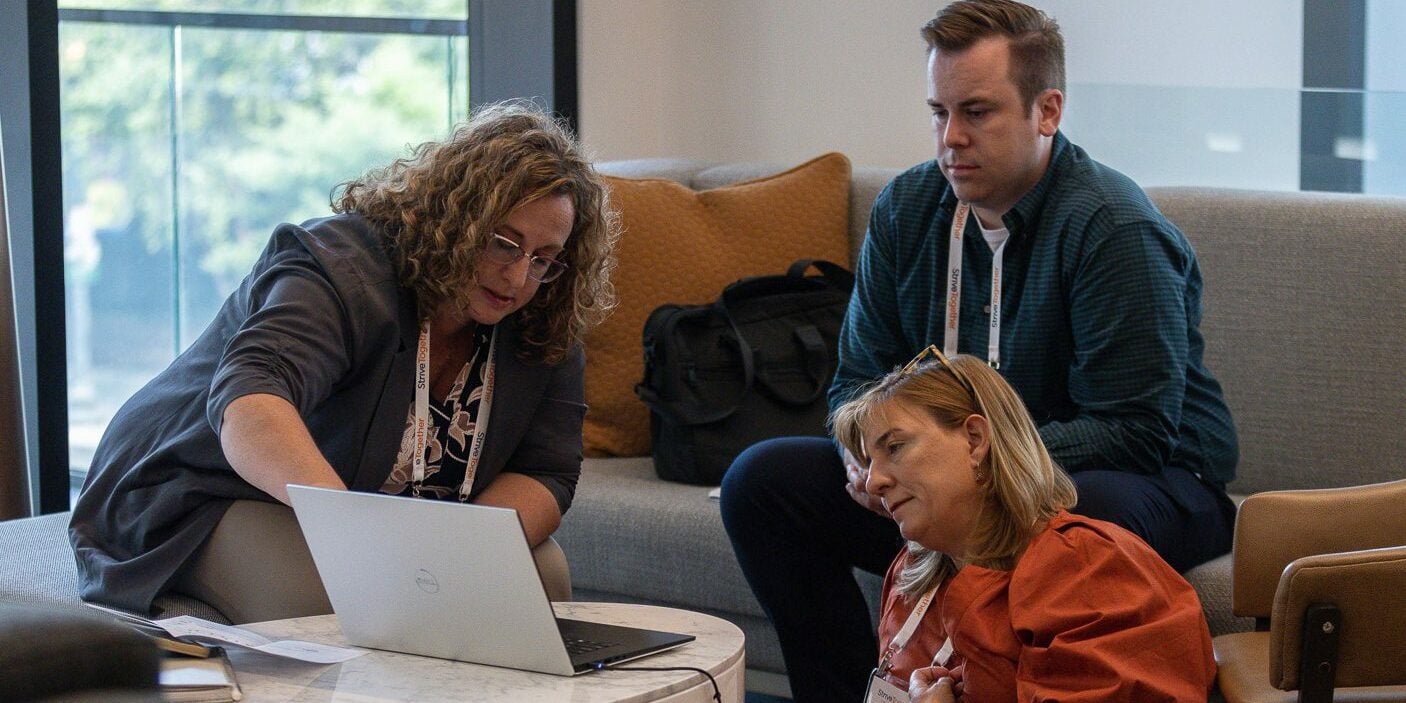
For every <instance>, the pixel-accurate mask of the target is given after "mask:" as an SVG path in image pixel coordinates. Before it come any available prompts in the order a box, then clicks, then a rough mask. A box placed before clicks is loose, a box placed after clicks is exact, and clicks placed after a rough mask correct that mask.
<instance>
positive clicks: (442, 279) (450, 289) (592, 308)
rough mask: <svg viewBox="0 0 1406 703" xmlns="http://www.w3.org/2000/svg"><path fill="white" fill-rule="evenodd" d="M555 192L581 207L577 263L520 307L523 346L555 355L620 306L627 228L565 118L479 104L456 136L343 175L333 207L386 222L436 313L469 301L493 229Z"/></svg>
mask: <svg viewBox="0 0 1406 703" xmlns="http://www.w3.org/2000/svg"><path fill="white" fill-rule="evenodd" d="M338 191H340V194H338ZM557 194H562V195H567V196H568V197H570V198H571V201H572V204H573V205H574V207H575V211H576V214H575V222H573V224H572V228H571V235H570V236H569V238H568V239H567V241H566V250H565V251H563V252H562V253H561V254H560V255H559V256H558V258H559V259H560V260H561V261H562V262H563V263H566V264H567V265H568V266H569V268H567V270H566V273H565V274H563V275H562V276H561V278H558V279H556V280H555V281H552V282H551V283H549V284H543V286H542V288H541V289H540V290H539V291H538V292H537V294H536V295H535V296H533V298H532V300H531V301H530V302H528V303H527V305H525V306H523V308H522V310H520V311H519V312H518V313H517V314H518V319H519V328H520V330H521V331H522V356H523V357H524V358H525V359H528V360H542V361H545V362H547V363H556V362H558V361H560V360H562V359H563V358H565V356H566V353H567V351H568V350H569V349H571V347H572V346H573V345H575V344H576V343H578V342H579V341H580V340H581V338H582V337H583V336H584V335H585V333H586V332H587V331H588V330H589V329H590V328H591V327H593V326H595V325H596V324H598V323H599V322H600V321H601V320H603V319H604V318H605V316H606V315H607V314H609V312H610V310H611V309H612V308H613V307H614V306H615V302H616V298H615V288H614V286H613V285H612V284H611V282H610V275H611V273H612V272H613V270H614V268H615V257H614V253H613V252H614V249H615V242H616V240H617V239H618V238H619V236H620V233H619V229H620V228H619V218H618V216H617V214H616V213H615V212H614V210H613V209H612V208H611V207H610V203H609V191H608V189H607V188H606V185H605V181H604V179H602V178H601V176H600V175H599V174H598V173H596V171H595V168H594V167H593V166H592V165H591V163H590V161H588V160H587V158H586V156H585V155H584V154H583V150H582V148H581V146H580V144H579V143H578V142H577V140H576V138H575V136H574V135H573V134H572V133H571V130H570V129H569V128H568V127H567V126H566V125H564V124H563V123H562V122H560V121H558V120H555V119H553V118H551V117H549V116H548V115H546V114H545V113H543V112H542V111H541V109H539V108H537V107H536V106H535V105H533V104H531V103H528V102H517V101H514V102H506V103H498V104H494V105H487V106H484V107H481V108H478V109H477V110H475V111H474V112H473V114H472V115H470V116H469V119H468V121H466V122H464V123H463V124H461V125H460V126H459V127H458V128H456V129H455V130H454V132H453V134H452V135H451V136H450V137H449V139H446V140H444V141H439V142H427V143H424V144H421V145H420V146H419V147H417V148H416V149H415V150H414V152H413V154H412V155H411V156H409V157H407V158H401V159H396V160H395V161H393V162H391V164H390V165H388V166H385V167H383V168H378V169H372V170H371V171H368V172H367V173H366V174H365V175H363V176H362V177H361V178H358V179H356V180H352V181H348V182H346V183H343V184H341V185H339V186H338V187H337V189H335V190H334V191H333V194H332V209H333V210H334V211H336V212H339V213H344V212H354V213H356V214H359V215H361V216H362V217H364V218H366V219H367V220H369V221H371V222H372V223H374V224H376V225H379V226H380V227H381V228H382V231H383V232H384V233H385V236H386V243H387V247H388V249H389V251H390V254H391V257H392V259H394V261H395V263H396V265H397V269H398V271H399V275H400V282H401V284H402V285H404V286H406V287H407V288H410V289H411V290H413V291H414V292H415V296H416V299H417V302H418V303H419V310H420V316H421V318H422V319H429V318H430V317H431V316H432V315H433V314H434V312H435V311H436V310H437V309H439V306H441V305H459V306H463V305H465V304H467V294H468V291H469V289H470V285H469V284H470V282H472V281H473V280H474V271H475V268H476V266H477V265H478V262H479V258H480V256H481V255H482V253H483V250H484V246H485V245H486V243H487V241H488V238H489V236H490V234H491V233H492V232H493V231H494V230H495V229H496V228H497V227H498V226H499V225H501V224H502V223H503V222H504V221H505V220H506V219H507V218H508V216H509V215H510V214H512V212H513V211H514V210H515V209H516V208H518V207H520V206H522V205H524V204H526V203H530V202H532V201H534V200H537V199H538V198H542V197H546V196H550V195H557Z"/></svg>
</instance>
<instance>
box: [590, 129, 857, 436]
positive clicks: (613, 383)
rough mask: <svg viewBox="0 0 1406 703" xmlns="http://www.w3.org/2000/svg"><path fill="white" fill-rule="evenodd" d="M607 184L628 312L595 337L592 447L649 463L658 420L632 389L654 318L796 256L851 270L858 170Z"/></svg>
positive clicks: (623, 306)
mask: <svg viewBox="0 0 1406 703" xmlns="http://www.w3.org/2000/svg"><path fill="white" fill-rule="evenodd" d="M655 166H658V165H657V164H656V165H655ZM686 170H687V168H686V165H685V168H681V169H680V172H683V171H686ZM608 180H609V181H610V186H611V191H612V197H613V198H614V202H615V205H616V206H617V207H618V208H619V209H620V213H621V220H622V224H623V225H624V235H623V236H622V237H621V239H620V244H619V245H618V247H617V254H618V255H619V259H620V267H619V269H617V271H616V273H615V275H614V280H615V285H616V289H617V292H618V293H619V296H620V306H619V307H618V308H617V309H616V310H615V312H614V313H613V314H612V315H611V316H610V318H609V319H607V320H606V321H605V322H604V323H603V324H602V325H601V326H600V327H598V328H596V329H595V330H593V331H592V332H591V333H590V336H589V337H588V338H587V340H586V357H587V364H586V401H587V403H588V404H589V405H590V411H589V412H588V413H587V415H586V426H585V445H586V451H587V453H588V454H591V455H594V456H602V455H613V456H642V455H645V454H648V453H649V449H650V447H649V414H648V411H647V409H646V408H645V406H644V404H643V403H642V402H640V401H639V400H638V399H637V398H636V397H635V395H634V390H633V389H634V386H635V384H636V383H638V382H639V380H640V379H641V378H642V377H643V375H644V362H643V359H642V355H641V351H640V333H641V330H642V329H643V328H644V321H645V318H646V317H648V316H649V313H650V312H651V311H652V310H654V309H655V308H656V307H658V306H660V305H663V304H664V303H704V302H708V301H711V300H713V299H714V298H716V297H717V295H718V293H719V292H720V291H721V290H722V289H723V287H724V286H726V285H727V284H729V283H731V282H733V281H735V280H737V279H738V278H742V277H745V276H758V275H765V274H774V273H780V272H782V271H785V270H786V267H787V266H788V265H789V264H790V263H791V262H792V261H794V260H796V259H800V258H806V257H810V258H821V259H829V260H831V261H836V262H839V263H841V264H844V265H848V264H849V183H850V166H849V159H846V158H845V157H844V156H843V155H842V154H828V155H825V156H822V157H819V158H817V159H814V160H812V161H809V162H807V163H805V164H802V165H800V166H797V167H796V168H793V169H791V170H789V171H785V172H782V173H779V174H775V175H772V176H767V177H765V178H761V179H758V180H753V181H749V182H746V183H741V184H737V185H731V186H727V187H722V188H714V189H711V190H705V191H702V192H697V191H694V190H692V189H690V188H687V187H685V186H683V185H681V184H679V183H677V182H675V181H672V180H667V179H644V180H635V179H626V178H617V177H608Z"/></svg>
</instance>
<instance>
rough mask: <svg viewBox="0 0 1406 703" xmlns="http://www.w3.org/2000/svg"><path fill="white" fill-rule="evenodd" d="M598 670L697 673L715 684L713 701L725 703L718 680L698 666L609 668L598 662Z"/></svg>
mask: <svg viewBox="0 0 1406 703" xmlns="http://www.w3.org/2000/svg"><path fill="white" fill-rule="evenodd" d="M596 669H597V670H600V669H610V670H611V671H696V672H698V673H700V674H702V675H704V676H707V677H708V683H710V684H713V700H715V701H717V703H723V694H722V693H721V692H720V691H719V690H718V682H717V679H714V678H713V675H712V674H710V673H708V672H707V671H705V670H703V669H700V668H698V667H696V666H609V665H608V664H606V663H605V662H597V663H596Z"/></svg>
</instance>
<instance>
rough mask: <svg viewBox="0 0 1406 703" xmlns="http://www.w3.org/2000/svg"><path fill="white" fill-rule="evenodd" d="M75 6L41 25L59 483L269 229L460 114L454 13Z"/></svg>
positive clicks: (384, 6)
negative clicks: (47, 96) (55, 198)
mask: <svg viewBox="0 0 1406 703" xmlns="http://www.w3.org/2000/svg"><path fill="white" fill-rule="evenodd" d="M80 2H83V0H75V2H72V3H69V2H65V3H62V7H61V9H60V14H59V20H60V21H59V75H60V81H61V92H60V109H61V112H62V125H63V129H62V142H63V163H64V169H63V181H64V182H63V192H64V288H65V294H66V310H65V315H66V321H67V347H68V353H67V361H68V417H69V452H70V461H69V465H70V467H71V471H72V472H73V485H74V486H75V487H76V486H78V485H80V484H81V482H82V476H83V475H84V473H86V470H87V467H88V465H89V463H90V461H91V459H92V454H93V450H94V448H95V447H96V445H97V442H98V439H99V438H100V437H101V435H102V432H103V429H104V428H105V427H106V425H107V423H108V421H109V420H110V419H111V417H112V416H113V414H114V413H115V412H116V411H117V409H118V407H120V405H121V404H122V403H123V402H124V401H126V399H127V398H128V397H130V396H131V395H132V393H134V392H135V391H136V390H137V389H138V388H140V387H141V385H142V384H144V383H145V382H146V381H147V380H148V379H150V378H151V377H152V376H153V375H155V374H156V373H157V372H159V371H160V370H161V369H163V368H165V366H166V365H167V364H168V363H170V361H171V360H172V359H173V358H174V357H175V355H176V354H178V353H179V352H180V351H181V350H182V349H184V348H185V347H186V346H188V345H189V344H190V343H191V342H192V341H193V340H194V339H195V337H196V336H198V335H199V334H200V332H201V330H202V329H203V328H204V326H205V325H206V324H207V323H208V322H209V321H210V320H211V319H212V318H213V317H214V315H215V313H216V311H217V310H218V308H219V306H220V304H221V302H222V301H223V300H224V298H225V297H226V296H227V295H228V294H229V293H230V292H231V291H232V290H234V288H236V287H237V286H238V285H239V282H240V280H242V278H243V277H244V275H245V273H247V271H248V270H249V267H250V265H251V264H252V263H253V261H254V260H255V258H257V256H258V254H259V252H260V251H261V250H262V249H263V246H264V244H265V243H266V241H267V239H268V236H269V233H270V232H271V231H272V229H273V227H274V226H275V225H277V224H278V223H280V222H301V221H303V220H306V219H309V218H312V217H318V216H322V215H325V214H328V213H329V212H330V210H329V204H328V201H329V193H330V191H331V190H332V188H333V187H334V186H335V185H336V184H338V183H339V182H342V181H345V180H347V179H349V178H352V177H354V176H357V175H359V174H360V173H362V172H363V171H365V170H366V169H367V168H369V167H372V166H375V165H379V164H383V163H385V162H388V161H389V160H390V159H392V158H395V157H397V156H402V155H404V154H406V153H407V151H408V147H409V146H410V145H415V144H419V143H421V142H424V141H427V140H431V139H437V138H441V137H442V136H444V135H445V134H446V133H447V132H448V130H449V128H450V127H451V126H452V125H453V124H454V123H456V122H457V121H459V120H461V119H463V118H464V116H465V115H466V114H467V111H468V104H469V101H468V95H467V84H468V81H467V70H466V69H467V60H468V52H467V43H468V42H467V31H466V24H467V22H466V19H467V17H466V15H467V7H468V6H467V4H466V3H462V2H459V3H455V2H452V1H449V2H445V1H444V0H441V1H440V2H438V3H424V5H425V10H424V14H417V15H414V16H411V15H409V14H408V13H407V12H405V11H404V9H403V8H402V7H401V6H402V5H405V4H407V3H399V2H391V1H389V0H363V1H362V2H356V3H351V2H336V3H332V2H302V3H272V2H264V3H258V4H257V5H256V6H258V7H279V8H292V9H295V10H300V11H308V12H315V13H320V12H325V11H326V10H327V9H329V8H334V7H335V9H336V11H337V12H338V13H339V16H336V17H329V16H325V15H321V14H302V15H290V14H283V13H282V12H277V13H275V12H270V13H267V14H250V13H247V10H246V11H245V12H246V13H245V14H224V13H220V12H209V11H205V9H203V8H211V9H223V8H220V5H221V4H224V5H229V4H230V3H218V2H208V1H207V2H194V1H191V2H180V3H177V2H166V3H150V2H147V3H138V2H136V0H129V1H128V2H108V3H105V4H106V5H109V6H112V7H117V6H124V7H130V6H138V5H141V6H146V7H150V6H151V5H153V4H156V5H160V6H163V7H169V6H179V7H181V8H182V11H179V12H176V11H151V10H130V9H94V8H93V7H92V4H93V3H91V2H86V3H84V7H82V8H79V7H70V5H77V4H79V3H80ZM236 4H237V5H238V6H240V7H241V8H247V7H249V6H250V5H251V4H250V3H236ZM416 5H417V6H418V5H420V3H416ZM196 7H199V8H202V9H200V10H199V11H194V8H196ZM456 9H457V16H455V14H454V12H455V10H456ZM417 10H418V7H417Z"/></svg>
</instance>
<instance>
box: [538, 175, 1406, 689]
mask: <svg viewBox="0 0 1406 703" xmlns="http://www.w3.org/2000/svg"><path fill="white" fill-rule="evenodd" d="M602 169H603V170H604V171H606V172H607V173H611V174H613V175H619V176H630V177H654V178H669V179H673V180H676V181H679V182H682V183H684V184H686V185H689V186H691V187H693V188H695V189H699V190H701V189H707V188H713V187H717V186H720V185H725V184H728V183H733V182H737V181H740V180H746V179H750V178H754V177H759V176H763V175H766V174H768V173H771V172H774V171H777V170H779V168H777V167H774V166H767V165H758V164H727V165H716V166H715V165H709V164H705V163H701V162H696V161H680V160H654V159H652V160H642V161H625V162H614V163H607V164H604V165H603V166H602ZM897 173H898V172H897V171H895V170H888V169H873V168H856V169H855V171H854V175H853V181H852V185H851V192H850V211H851V212H850V220H851V227H850V235H851V238H852V243H853V245H854V248H855V249H856V250H857V248H858V245H859V242H860V241H861V240H862V238H863V235H864V225H865V219H866V217H867V215H868V212H869V207H870V204H871V203H872V202H873V199H874V197H875V195H877V193H878V192H879V190H880V189H881V188H883V186H884V185H885V184H886V183H887V182H888V181H889V180H890V179H891V178H892V177H893V176H894V175H896V174H897ZM1149 194H1150V195H1151V196H1152V199H1153V200H1154V201H1155V202H1156V203H1157V205H1158V207H1160V208H1161V209H1162V211H1163V212H1164V213H1166V215H1167V216H1168V217H1169V218H1170V219H1171V220H1172V221H1173V222H1175V223H1176V224H1177V225H1178V226H1180V227H1181V228H1182V230H1183V231H1184V232H1185V233H1186V235H1187V236H1188V237H1189V238H1190V239H1191V241H1192V243H1193V245H1194V246H1195V247H1196V249H1197V251H1198V253H1199V256H1200V260H1201V266H1202V270H1203V274H1204V276H1205V279H1206V293H1205V317H1204V319H1203V322H1202V327H1201V329H1202V332H1203V333H1204V334H1205V337H1206V340H1207V352H1206V353H1207V363H1208V364H1209V366H1210V368H1211V370H1212V372H1213V373H1215V374H1216V375H1217V377H1218V378H1219V379H1220V381H1221V383H1222V384H1223V385H1224V387H1225V393H1226V397H1227V400H1228V402H1229V404H1230V407H1231V410H1232V411H1233V413H1234V416H1235V421H1236V424H1237V426H1238V429H1239V433H1240V447H1241V461H1240V467H1239V472H1238V476H1239V477H1238V478H1237V480H1236V481H1235V482H1234V483H1233V484H1232V485H1231V491H1232V492H1233V493H1235V494H1238V495H1246V494H1249V493H1253V492H1258V491H1264V490H1271V489H1279V488H1315V487H1331V486H1346V485H1355V484H1364V483H1374V482H1379V481H1386V480H1392V479H1397V478H1401V477H1402V476H1403V475H1406V471H1403V469H1402V466H1403V464H1402V457H1403V456H1406V290H1404V289H1403V285H1406V199H1400V198H1397V199H1392V198H1373V197H1364V196H1352V195H1336V194H1326V193H1270V192H1255V191H1241V190H1221V189H1203V188H1154V189H1150V190H1149ZM627 236H628V235H627ZM1328 517H1329V516H1325V519H1327V518H1328ZM557 539H558V540H559V541H560V542H561V544H562V547H563V548H564V549H565V550H566V553H567V555H568V557H569V559H570V561H571V571H572V581H573V584H574V588H575V597H576V598H577V599H578V600H610V601H615V600H619V601H632V602H646V603H653V604H658V605H666V606H674V607H681V608H687V609H691V610H698V611H703V612H707V613H711V614H714V615H718V616H720V617H724V618H726V619H728V620H731V621H732V622H734V623H736V624H737V625H738V626H739V627H741V628H742V630H743V631H744V632H745V633H746V635H747V664H748V669H749V671H748V687H749V688H751V689H754V690H763V691H773V692H783V691H785V690H786V687H785V683H784V671H785V667H784V665H783V663H782V660H781V654H780V649H779V647H778V645H777V641H776V635H775V633H774V631H773V630H772V629H771V627H770V626H769V625H768V623H767V621H766V619H765V616H764V615H763V613H762V611H761V607H760V606H759V605H758V604H757V602H756V600H755V599H754V598H753V597H752V594H751V592H750V590H749V589H748V587H747V584H746V581H745V580H744V579H743V578H742V574H741V572H740V570H739V569H738V567H737V564H736V561H735V560H734V559H733V556H732V550H731V546H730V544H729V542H728V540H727V536H726V534H725V533H724V532H723V527H722V523H721V521H720V520H719V517H718V505H717V501H714V500H709V499H708V497H707V489H706V488H700V487H697V486H687V485H681V484H673V483H667V482H664V481H660V480H659V479H658V478H657V477H656V476H655V475H654V471H653V467H652V463H651V461H650V459H649V458H648V457H633V458H609V459H588V460H587V462H586V466H585V468H584V471H583V475H582V478H581V483H580V486H579V488H578V489H577V494H576V501H575V504H574V506H573V507H572V509H571V512H570V513H569V514H568V515H567V516H566V519H565V521H564V523H563V525H562V527H561V530H560V531H559V532H558V533H557ZM1186 577H1187V578H1188V580H1190V581H1191V583H1192V584H1193V585H1194V586H1195V587H1196V588H1197V590H1198V591H1199V592H1200V594H1201V599H1202V602H1203V604H1204V606H1205V609H1206V615H1207V618H1208V619H1209V621H1210V624H1211V630H1212V632H1213V634H1222V633H1225V632H1233V631H1240V630H1246V629H1250V628H1251V626H1252V622H1251V621H1249V620H1248V619H1242V618H1236V617H1234V616H1233V615H1232V614H1231V612H1230V557H1229V556H1228V555H1227V556H1225V557H1222V558H1220V559H1217V560H1215V561H1212V562H1210V563H1208V564H1205V565H1202V566H1200V567H1197V568H1196V569H1193V570H1191V571H1190V572H1188V573H1187V574H1186ZM861 584H862V585H863V586H864V587H865V588H866V591H868V592H869V593H870V595H871V605H872V602H873V601H874V600H875V599H874V598H873V596H875V595H876V594H877V590H878V586H879V579H878V578H876V577H869V576H868V575H867V574H866V575H864V577H863V578H861Z"/></svg>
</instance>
